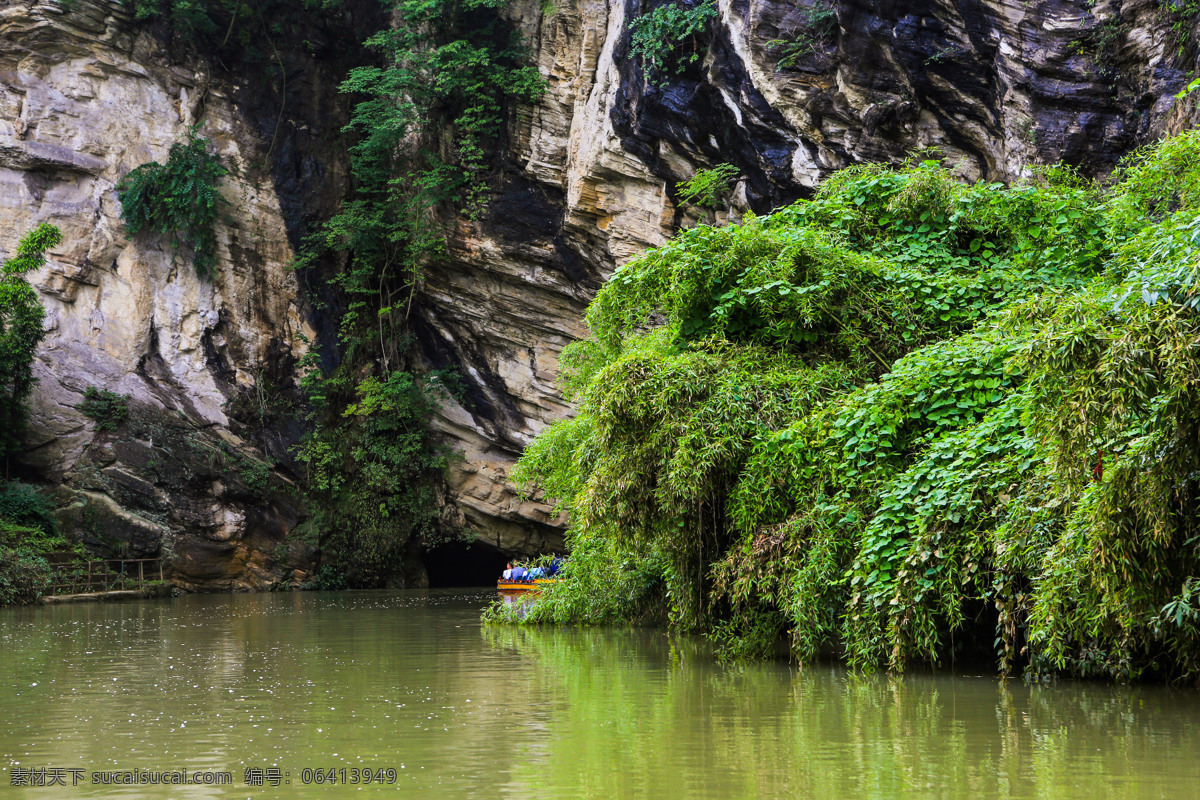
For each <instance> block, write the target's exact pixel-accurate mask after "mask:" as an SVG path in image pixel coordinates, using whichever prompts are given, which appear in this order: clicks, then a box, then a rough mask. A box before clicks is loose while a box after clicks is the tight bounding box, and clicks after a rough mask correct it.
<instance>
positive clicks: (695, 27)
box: [629, 0, 717, 86]
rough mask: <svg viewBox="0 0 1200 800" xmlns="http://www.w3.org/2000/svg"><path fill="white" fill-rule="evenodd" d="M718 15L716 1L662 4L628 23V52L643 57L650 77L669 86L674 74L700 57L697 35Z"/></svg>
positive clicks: (633, 55)
mask: <svg viewBox="0 0 1200 800" xmlns="http://www.w3.org/2000/svg"><path fill="white" fill-rule="evenodd" d="M716 16H717V7H716V3H715V2H714V0H704V2H702V3H699V4H697V5H688V4H685V3H682V2H680V3H675V2H670V3H667V4H666V5H661V6H659V7H657V8H655V9H654V10H653V11H649V12H647V13H645V14H642V15H641V16H639V17H636V18H635V19H634V20H633V21H632V22H630V23H629V55H631V56H632V57H634V58H640V59H642V63H643V64H644V65H645V70H646V78H647V80H650V81H652V82H653V83H655V84H656V85H658V86H666V85H667V83H668V82H669V80H670V78H671V76H672V75H678V74H679V73H680V72H682V71H683V69H684V67H686V66H687V65H688V64H692V63H694V62H696V61H698V60H699V58H700V49H699V44H698V40H697V38H696V37H697V36H698V35H699V34H701V33H703V32H704V31H706V30H707V29H708V24H709V22H710V21H711V20H712V19H713V18H714V17H716ZM689 43H690V45H691V48H690V50H689V49H688V44H689Z"/></svg>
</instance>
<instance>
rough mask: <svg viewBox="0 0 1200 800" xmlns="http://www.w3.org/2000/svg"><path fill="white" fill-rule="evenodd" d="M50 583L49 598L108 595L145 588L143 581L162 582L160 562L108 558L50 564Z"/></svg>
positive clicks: (141, 559) (150, 559)
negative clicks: (109, 593)
mask: <svg viewBox="0 0 1200 800" xmlns="http://www.w3.org/2000/svg"><path fill="white" fill-rule="evenodd" d="M51 568H52V569H53V570H54V582H53V583H52V584H51V585H50V594H52V595H57V594H81V593H83V592H111V591H116V590H119V589H138V590H142V589H145V588H146V582H147V581H153V580H158V581H161V580H162V579H163V564H162V559H161V558H108V559H104V560H101V561H86V562H75V563H66V564H52V565H51Z"/></svg>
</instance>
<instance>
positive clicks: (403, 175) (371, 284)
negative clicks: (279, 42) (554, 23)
mask: <svg viewBox="0 0 1200 800" xmlns="http://www.w3.org/2000/svg"><path fill="white" fill-rule="evenodd" d="M505 4H506V3H505V2H504V0H398V1H397V2H395V3H393V4H391V5H390V7H391V9H392V11H393V14H392V23H393V24H392V27H391V28H389V29H387V30H385V31H381V32H379V33H378V34H376V35H375V36H373V37H371V38H370V39H369V40H368V41H367V43H366V44H367V47H369V48H370V49H371V50H373V51H374V52H375V53H376V54H377V55H378V57H379V63H378V64H376V65H372V66H364V67H359V68H356V69H354V70H352V71H351V72H350V74H349V76H348V77H347V78H346V81H345V82H344V83H343V85H342V91H343V92H345V93H347V94H348V95H350V96H351V97H353V98H354V99H355V104H354V107H353V112H352V115H351V121H350V124H349V125H348V126H347V128H346V130H347V132H348V133H351V134H353V135H354V137H355V141H354V143H353V144H352V145H351V147H350V157H351V167H352V174H353V179H354V191H353V194H352V196H351V197H350V198H349V199H348V200H347V201H346V202H345V203H344V204H343V206H342V208H341V210H340V212H339V213H338V214H337V215H335V216H334V217H333V218H332V219H330V220H329V221H328V222H327V223H326V224H325V225H324V226H323V228H322V229H321V231H320V232H319V233H318V234H317V235H316V236H315V237H314V239H313V241H312V242H311V246H310V248H309V249H308V251H307V253H306V254H305V255H304V256H303V257H302V258H301V261H300V266H314V265H317V264H318V263H320V258H321V256H322V254H326V253H334V254H336V255H337V256H338V264H339V266H338V268H337V269H336V271H335V273H334V274H333V276H332V283H333V284H334V285H335V286H336V287H337V288H338V289H339V290H340V291H341V293H342V307H343V309H344V311H343V313H342V314H341V319H340V328H339V338H340V342H339V343H340V345H341V348H342V351H343V353H344V358H343V360H342V361H341V363H340V365H339V366H338V367H337V368H336V369H332V370H321V369H319V368H318V367H317V365H316V362H315V360H313V359H310V361H309V362H308V366H309V367H310V372H309V373H308V376H307V377H306V378H305V379H304V381H303V382H302V389H303V391H304V392H305V394H306V397H307V399H308V403H309V411H308V422H309V432H308V433H307V434H306V435H305V437H304V439H303V441H302V442H301V445H300V448H299V451H298V453H299V460H300V461H301V462H302V463H304V464H306V465H307V468H308V470H309V477H310V484H311V488H312V496H311V500H312V503H311V506H312V508H313V511H314V514H315V517H316V520H317V524H318V525H319V527H320V528H321V529H322V530H323V531H324V537H323V541H324V546H325V550H326V554H327V555H328V556H329V557H330V558H331V559H332V562H331V563H332V564H334V565H335V568H337V569H341V570H342V571H343V572H344V574H345V576H346V578H347V579H348V580H349V582H350V583H351V585H356V586H379V585H384V584H385V583H387V582H388V580H390V579H391V577H392V576H394V575H395V574H397V573H398V572H399V571H401V570H402V568H403V567H404V566H405V564H406V563H407V561H408V560H411V557H412V555H413V553H414V552H415V551H416V549H417V548H419V547H420V546H422V545H427V544H429V543H432V542H433V541H435V540H436V539H437V537H438V536H440V535H441V534H440V533H439V530H440V529H439V528H438V526H436V525H435V524H434V522H435V517H436V507H437V500H436V495H435V489H434V483H435V479H436V477H437V475H438V473H439V471H440V469H441V468H442V467H443V466H444V463H445V455H444V453H443V452H442V450H441V448H439V447H437V446H436V445H435V444H434V442H433V440H432V438H431V436H430V433H429V431H428V430H427V427H426V423H427V421H428V419H429V416H430V415H431V414H432V412H433V409H434V407H435V406H436V404H437V403H438V402H439V401H440V399H441V397H442V396H443V393H444V392H445V391H446V389H447V386H448V385H449V384H448V381H449V380H450V378H449V377H448V376H446V375H439V374H434V375H431V376H427V377H418V376H417V375H415V374H414V373H412V372H411V371H408V370H405V369H404V368H403V367H404V366H405V365H406V364H407V362H408V360H409V354H408V347H409V344H410V342H411V337H410V335H409V333H408V316H409V313H410V311H411V308H412V304H413V302H414V298H415V296H416V295H417V293H418V291H419V288H420V283H421V279H422V275H423V272H424V270H425V269H427V268H428V267H429V266H430V265H431V264H432V263H434V262H435V261H436V259H437V258H438V257H439V255H440V254H441V253H442V251H443V250H444V247H445V240H444V228H443V222H442V220H444V219H445V218H446V217H447V216H448V215H449V214H452V213H462V214H464V215H465V216H467V217H468V218H476V217H478V216H479V215H480V214H482V213H483V211H484V210H485V208H486V205H487V200H488V192H489V187H488V184H487V173H488V170H489V167H490V155H489V154H490V153H491V152H492V151H493V149H494V145H495V143H496V142H497V141H498V139H499V137H500V136H501V134H502V127H503V122H504V109H505V107H506V105H507V104H509V103H511V102H513V101H533V100H536V99H537V98H538V97H540V96H541V93H542V92H543V91H544V82H543V80H542V78H541V75H540V73H538V71H537V69H536V68H534V67H531V66H528V65H527V64H526V63H525V61H526V57H527V54H526V50H525V48H524V47H523V45H522V44H521V41H520V39H519V37H518V36H517V35H516V33H515V32H514V30H513V29H512V27H511V25H510V24H508V23H507V22H506V21H505V20H504V19H503V18H502V16H501V9H502V8H503V7H504V6H505Z"/></svg>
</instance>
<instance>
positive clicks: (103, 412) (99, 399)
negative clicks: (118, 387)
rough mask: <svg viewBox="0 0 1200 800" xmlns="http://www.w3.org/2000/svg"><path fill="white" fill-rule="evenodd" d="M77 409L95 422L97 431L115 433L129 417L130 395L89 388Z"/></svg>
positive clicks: (93, 387)
mask: <svg viewBox="0 0 1200 800" xmlns="http://www.w3.org/2000/svg"><path fill="white" fill-rule="evenodd" d="M75 408H77V409H79V410H80V411H82V412H83V413H84V414H86V415H87V416H89V417H91V418H92V419H93V420H95V421H96V429H97V430H101V431H115V430H116V429H117V428H118V427H120V425H121V423H122V422H124V420H125V418H126V417H128V416H129V395H127V394H117V393H116V392H110V391H109V390H107V389H97V388H96V387H95V386H89V387H88V388H87V389H86V390H84V393H83V402H82V403H80V404H79V405H77V406H75Z"/></svg>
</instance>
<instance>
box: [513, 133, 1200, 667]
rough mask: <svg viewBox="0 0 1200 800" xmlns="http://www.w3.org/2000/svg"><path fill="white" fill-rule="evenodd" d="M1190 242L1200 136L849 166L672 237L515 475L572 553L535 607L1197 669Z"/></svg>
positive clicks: (728, 637) (1058, 661) (887, 655)
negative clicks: (781, 202)
mask: <svg viewBox="0 0 1200 800" xmlns="http://www.w3.org/2000/svg"><path fill="white" fill-rule="evenodd" d="M1198 257H1200V133H1198V132H1192V133H1188V134H1185V135H1182V136H1180V137H1178V138H1175V139H1173V140H1169V141H1167V142H1165V143H1162V144H1160V145H1158V146H1156V147H1152V148H1149V149H1145V150H1142V151H1140V152H1138V153H1136V154H1134V155H1133V156H1131V157H1130V158H1129V159H1128V161H1127V162H1126V163H1125V164H1124V166H1123V167H1122V169H1121V170H1120V171H1119V172H1118V174H1117V176H1116V178H1115V182H1114V183H1113V184H1112V185H1111V186H1109V187H1107V188H1105V187H1101V186H1098V185H1094V184H1092V183H1090V182H1087V181H1084V180H1082V179H1081V178H1079V177H1078V176H1077V175H1076V174H1075V173H1073V172H1072V171H1071V170H1069V169H1066V168H1049V169H1043V170H1040V171H1039V172H1038V173H1037V174H1036V177H1034V178H1032V179H1030V180H1028V181H1026V182H1023V183H1020V184H1017V185H1013V186H1010V187H1005V186H1001V185H998V184H987V183H980V184H975V185H964V184H962V183H960V182H958V181H956V180H955V179H954V178H953V177H952V175H951V173H950V172H949V171H948V170H947V169H945V168H944V167H942V166H941V165H940V164H939V163H938V162H937V161H936V160H926V161H922V162H920V163H915V164H912V165H910V166H907V167H904V168H900V169H890V168H886V167H882V166H859V167H853V168H850V169H847V170H844V171H842V172H839V173H837V174H835V175H834V176H832V177H831V178H830V179H829V180H828V181H827V182H826V183H825V184H824V186H822V187H821V189H820V191H819V192H818V194H817V196H816V197H815V198H814V199H813V200H812V201H803V202H800V203H797V204H795V205H793V206H790V207H788V208H785V209H783V210H781V211H779V212H777V213H775V214H772V215H770V216H767V217H763V218H754V217H748V218H747V219H746V220H745V221H744V222H743V223H742V224H740V225H731V226H728V227H724V228H719V229H718V228H712V227H698V228H694V229H692V230H689V231H686V232H684V233H682V234H680V235H679V236H678V237H677V238H676V239H674V240H673V241H671V242H669V243H668V244H666V245H665V246H663V247H660V248H658V249H655V250H652V251H649V252H647V253H645V254H644V255H643V256H641V257H639V258H638V259H636V260H634V261H633V262H631V263H630V264H628V265H627V266H625V267H623V268H622V269H620V270H618V271H617V272H616V273H615V274H614V275H613V276H612V278H611V279H610V280H609V281H608V283H607V284H606V285H605V286H604V288H603V289H602V290H601V292H600V294H599V295H598V296H597V297H596V299H595V301H594V302H593V303H592V305H591V307H590V308H589V310H588V314H587V323H588V326H589V328H590V331H591V335H590V337H588V338H587V339H585V340H583V341H580V342H578V343H576V344H574V345H572V346H571V347H570V348H568V349H567V350H566V351H565V352H564V354H563V359H562V378H563V385H564V388H565V390H566V392H567V393H568V394H569V395H570V396H571V397H572V398H573V399H574V400H575V402H576V404H577V407H578V415H577V416H576V417H575V418H573V419H570V420H567V421H564V422H560V423H558V424H556V425H554V426H552V427H551V428H549V429H548V430H547V431H545V432H544V433H543V434H542V435H541V436H540V437H539V438H538V439H537V440H536V441H535V442H534V443H533V444H532V445H531V446H530V447H529V448H528V450H527V452H526V454H525V456H524V457H523V458H522V460H521V462H520V463H519V465H518V469H517V472H516V477H517V479H518V480H521V481H525V482H528V484H529V485H533V486H538V487H541V488H542V489H544V490H545V492H546V493H547V494H548V495H549V496H552V497H553V498H556V499H557V502H558V508H559V509H560V510H561V511H562V512H564V513H567V514H569V515H570V521H571V530H570V534H569V544H570V546H571V549H572V553H571V559H570V561H569V564H568V566H567V568H566V570H565V573H564V574H565V577H566V580H565V581H564V582H563V583H561V584H559V585H557V586H555V587H553V588H552V589H551V590H548V591H546V592H544V593H543V594H542V595H541V597H540V599H539V600H537V601H536V602H534V603H533V604H532V605H530V606H528V607H526V608H523V609H522V610H521V611H520V612H519V615H518V616H521V618H523V619H524V621H526V622H542V621H554V622H566V621H586V622H615V621H630V620H637V619H642V618H645V617H647V616H651V617H653V616H660V615H661V616H665V617H666V618H668V619H669V621H670V622H671V624H673V625H674V626H675V627H677V628H678V629H681V630H687V631H703V632H705V633H707V634H708V635H709V636H711V637H712V638H714V639H715V640H717V641H718V642H720V643H721V644H722V645H723V646H724V648H725V650H726V652H727V653H730V654H765V653H769V652H771V650H772V648H773V646H774V644H775V642H776V641H777V640H778V638H779V637H780V636H782V635H786V636H787V637H788V639H789V640H790V644H791V648H792V651H793V653H794V655H795V656H796V657H798V658H799V659H801V660H809V659H812V658H815V657H816V656H818V655H819V654H820V653H822V652H835V653H839V654H841V655H843V656H844V657H845V658H847V659H848V660H849V661H850V662H851V663H853V664H855V665H857V666H860V667H872V666H876V665H888V666H890V667H892V668H902V667H903V666H904V665H906V664H909V663H912V662H924V661H933V662H936V661H940V660H942V659H945V658H947V657H949V656H951V655H953V654H955V653H956V652H957V650H958V649H961V648H962V647H963V646H964V645H965V646H967V647H972V648H976V649H979V648H982V649H983V650H984V651H985V652H989V651H992V650H993V649H994V655H995V657H996V658H997V660H998V661H999V663H1000V665H1001V667H1002V668H1003V669H1005V670H1010V669H1014V668H1017V667H1022V666H1023V667H1025V668H1028V669H1030V670H1031V671H1033V672H1035V673H1043V672H1050V671H1064V672H1069V673H1072V674H1077V675H1105V676H1112V677H1117V678H1134V677H1138V676H1143V675H1159V676H1166V677H1171V678H1174V677H1187V678H1194V677H1195V676H1197V675H1200V527H1198V524H1197V519H1198V517H1197V511H1198V509H1200V505H1198V503H1200V485H1198V480H1200V353H1197V350H1196V343H1197V342H1198V341H1200V314H1198V312H1197V305H1200V293H1198V288H1200V287H1198V285H1197V277H1198V276H1197V270H1198V269H1200V266H1198V263H1197V262H1198ZM510 608H511V607H510ZM491 616H493V617H505V616H506V611H505V610H504V609H503V608H497V609H494V610H493V611H492V612H491ZM507 616H510V617H511V616H513V615H512V613H511V612H508V613H507ZM993 641H994V648H993Z"/></svg>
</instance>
